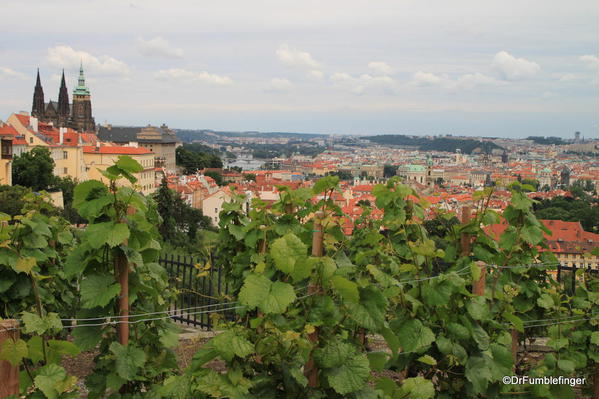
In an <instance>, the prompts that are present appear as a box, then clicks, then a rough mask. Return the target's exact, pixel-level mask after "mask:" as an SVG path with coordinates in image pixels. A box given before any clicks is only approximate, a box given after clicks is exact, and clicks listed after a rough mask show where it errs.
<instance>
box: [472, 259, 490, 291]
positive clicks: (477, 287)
mask: <svg viewBox="0 0 599 399" xmlns="http://www.w3.org/2000/svg"><path fill="white" fill-rule="evenodd" d="M476 265H477V266H478V268H479V269H480V277H479V279H478V280H477V281H473V282H472V293H473V294H474V295H478V296H484V295H485V285H486V284H487V265H486V264H485V263H484V262H476Z"/></svg>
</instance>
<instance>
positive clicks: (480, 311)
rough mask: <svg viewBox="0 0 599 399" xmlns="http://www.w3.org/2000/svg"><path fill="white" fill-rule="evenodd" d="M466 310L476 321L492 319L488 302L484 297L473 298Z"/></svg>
mask: <svg viewBox="0 0 599 399" xmlns="http://www.w3.org/2000/svg"><path fill="white" fill-rule="evenodd" d="M466 310H467V311H468V313H469V314H470V316H472V318H473V319H474V320H489V318H490V317H491V314H490V312H489V307H488V305H487V301H486V299H485V297H483V296H477V297H474V298H471V299H470V302H468V304H467V305H466Z"/></svg>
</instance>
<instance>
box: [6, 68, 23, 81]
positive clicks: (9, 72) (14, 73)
mask: <svg viewBox="0 0 599 399" xmlns="http://www.w3.org/2000/svg"><path fill="white" fill-rule="evenodd" d="M2 77H6V78H18V79H27V76H26V75H25V74H24V73H21V72H17V71H15V70H14V69H10V68H6V67H0V78H2Z"/></svg>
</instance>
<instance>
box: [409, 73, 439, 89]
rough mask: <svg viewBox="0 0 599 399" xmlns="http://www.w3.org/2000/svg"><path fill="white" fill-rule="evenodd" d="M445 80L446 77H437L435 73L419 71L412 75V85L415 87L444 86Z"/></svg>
mask: <svg viewBox="0 0 599 399" xmlns="http://www.w3.org/2000/svg"><path fill="white" fill-rule="evenodd" d="M445 80H446V78H445V77H441V76H439V75H435V74H434V73H430V72H422V71H418V72H416V73H415V74H414V75H412V81H411V84H412V85H414V86H435V85H438V84H442V83H443V82H444V81H445Z"/></svg>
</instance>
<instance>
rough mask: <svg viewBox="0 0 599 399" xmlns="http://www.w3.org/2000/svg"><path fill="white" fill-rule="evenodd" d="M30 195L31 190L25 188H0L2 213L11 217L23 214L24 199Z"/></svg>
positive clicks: (0, 209) (0, 210) (0, 208)
mask: <svg viewBox="0 0 599 399" xmlns="http://www.w3.org/2000/svg"><path fill="white" fill-rule="evenodd" d="M29 193H31V189H29V188H27V187H23V186H0V212H2V213H6V214H7V215H10V216H16V215H19V214H21V209H23V205H25V203H24V201H23V198H25V195H26V194H29Z"/></svg>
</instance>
